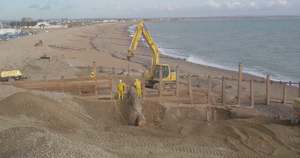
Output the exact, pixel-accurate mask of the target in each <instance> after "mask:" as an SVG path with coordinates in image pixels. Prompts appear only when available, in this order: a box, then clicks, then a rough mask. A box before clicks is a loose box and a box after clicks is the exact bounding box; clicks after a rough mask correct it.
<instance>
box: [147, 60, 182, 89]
mask: <svg viewBox="0 0 300 158" xmlns="http://www.w3.org/2000/svg"><path fill="white" fill-rule="evenodd" d="M152 75H153V76H152V78H151V79H149V80H147V82H146V87H148V88H156V85H157V84H158V83H159V81H160V79H162V81H176V72H174V71H172V70H171V69H170V67H169V65H166V64H160V65H154V66H153V67H152ZM160 75H162V76H160Z"/></svg>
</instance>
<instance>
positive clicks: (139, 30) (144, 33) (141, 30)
mask: <svg viewBox="0 0 300 158" xmlns="http://www.w3.org/2000/svg"><path fill="white" fill-rule="evenodd" d="M142 37H144V39H145V40H146V42H147V44H148V45H149V47H150V49H151V52H152V66H154V65H159V64H160V61H159V59H160V57H159V55H160V52H159V49H158V47H157V45H156V43H155V42H154V40H153V38H152V36H151V34H150V33H149V32H148V30H147V29H146V27H145V25H144V21H140V22H139V23H138V24H137V26H136V30H135V33H134V35H133V38H132V41H131V44H130V47H129V49H128V59H130V58H131V57H133V56H134V51H135V50H136V49H137V47H138V44H139V41H140V40H141V38H142Z"/></svg>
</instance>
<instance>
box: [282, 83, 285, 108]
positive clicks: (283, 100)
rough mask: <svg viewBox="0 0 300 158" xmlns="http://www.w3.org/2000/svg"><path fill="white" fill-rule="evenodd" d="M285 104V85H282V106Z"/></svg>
mask: <svg viewBox="0 0 300 158" xmlns="http://www.w3.org/2000/svg"><path fill="white" fill-rule="evenodd" d="M285 103H286V83H283V92H282V104H285Z"/></svg>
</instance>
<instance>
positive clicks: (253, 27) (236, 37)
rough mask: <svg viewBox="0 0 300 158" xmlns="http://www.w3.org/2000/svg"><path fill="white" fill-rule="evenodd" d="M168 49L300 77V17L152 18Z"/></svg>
mask: <svg viewBox="0 0 300 158" xmlns="http://www.w3.org/2000/svg"><path fill="white" fill-rule="evenodd" d="M146 25H147V29H148V30H149V31H150V32H151V33H152V35H153V38H154V40H155V41H156V42H157V43H158V45H159V47H160V48H161V50H162V52H163V53H164V54H167V55H170V56H173V57H179V58H184V59H186V60H188V61H190V62H193V63H198V64H204V65H209V66H213V67H218V68H223V69H228V70H237V68H238V64H239V63H243V64H244V67H245V71H246V72H248V73H250V74H255V75H258V76H265V75H266V74H269V75H271V77H272V79H274V80H285V81H289V80H292V81H299V80H300V18H298V17H272V18H270V17H265V18H262V17H259V18H201V19H185V20H171V21H170V20H169V21H161V22H148V23H146Z"/></svg>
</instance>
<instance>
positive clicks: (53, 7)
mask: <svg viewBox="0 0 300 158" xmlns="http://www.w3.org/2000/svg"><path fill="white" fill-rule="evenodd" d="M258 15H300V0H147V1H146V0H0V19H2V20H17V19H21V18H22V17H32V18H34V19H49V18H135V17H137V18H140V17H143V18H155V17H207V16H258Z"/></svg>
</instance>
